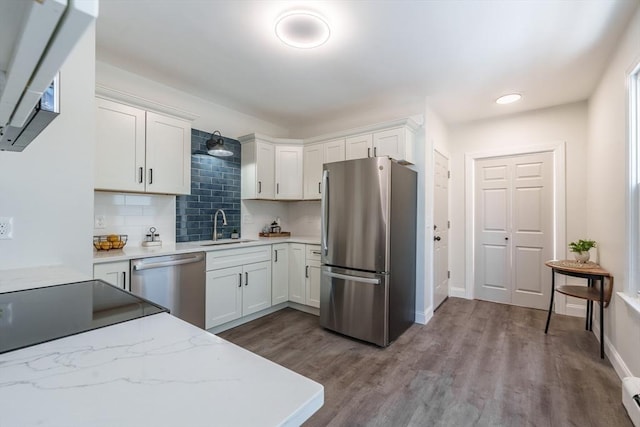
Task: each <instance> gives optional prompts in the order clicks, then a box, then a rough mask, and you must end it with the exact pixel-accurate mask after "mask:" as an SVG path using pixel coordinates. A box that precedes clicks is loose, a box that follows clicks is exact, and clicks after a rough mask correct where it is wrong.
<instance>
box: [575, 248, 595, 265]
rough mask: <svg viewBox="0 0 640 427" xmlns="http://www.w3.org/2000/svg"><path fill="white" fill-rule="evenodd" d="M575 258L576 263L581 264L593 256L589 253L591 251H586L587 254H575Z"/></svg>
mask: <svg viewBox="0 0 640 427" xmlns="http://www.w3.org/2000/svg"><path fill="white" fill-rule="evenodd" d="M573 256H575V257H576V261H577V262H579V263H581V264H582V263H585V262H588V261H589V257H590V256H591V254H590V253H589V251H585V252H574V253H573Z"/></svg>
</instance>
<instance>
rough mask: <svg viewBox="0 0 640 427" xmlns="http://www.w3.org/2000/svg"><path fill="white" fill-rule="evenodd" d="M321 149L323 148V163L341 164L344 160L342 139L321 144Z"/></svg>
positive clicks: (343, 140)
mask: <svg viewBox="0 0 640 427" xmlns="http://www.w3.org/2000/svg"><path fill="white" fill-rule="evenodd" d="M323 148H324V162H323V163H333V162H341V161H343V160H346V157H345V139H344V138H340V139H335V140H333V141H328V142H325V143H324V144H323Z"/></svg>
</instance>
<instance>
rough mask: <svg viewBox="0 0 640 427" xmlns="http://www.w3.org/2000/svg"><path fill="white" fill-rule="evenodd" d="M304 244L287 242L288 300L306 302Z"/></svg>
mask: <svg viewBox="0 0 640 427" xmlns="http://www.w3.org/2000/svg"><path fill="white" fill-rule="evenodd" d="M304 273H305V245H303V244H300V243H290V244H289V301H293V302H297V303H299V304H306V297H305V277H304V276H305V275H304Z"/></svg>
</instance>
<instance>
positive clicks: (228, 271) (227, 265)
mask: <svg viewBox="0 0 640 427" xmlns="http://www.w3.org/2000/svg"><path fill="white" fill-rule="evenodd" d="M271 299H272V297H271V246H257V247H252V248H246V249H228V250H221V251H212V252H207V284H206V305H205V307H206V322H205V327H206V328H207V329H209V328H213V327H214V326H218V325H222V324H223V323H227V322H230V321H232V320H236V319H239V318H240V317H242V316H248V315H250V314H253V313H256V312H258V311H260V310H264V309H265V308H269V307H271Z"/></svg>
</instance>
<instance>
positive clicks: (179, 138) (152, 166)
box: [146, 111, 191, 194]
mask: <svg viewBox="0 0 640 427" xmlns="http://www.w3.org/2000/svg"><path fill="white" fill-rule="evenodd" d="M146 148H147V150H146V160H147V162H146V163H147V175H148V176H147V192H151V193H163V194H189V193H190V192H191V125H190V124H189V123H188V122H185V121H184V120H180V119H177V118H174V117H167V116H163V115H160V114H156V113H152V112H150V111H147V145H146Z"/></svg>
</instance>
